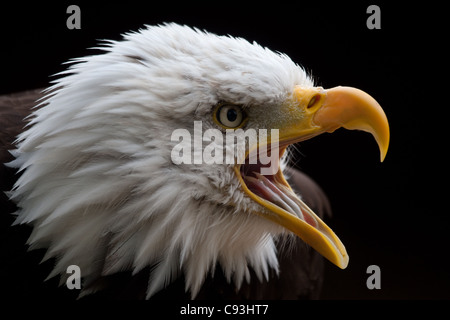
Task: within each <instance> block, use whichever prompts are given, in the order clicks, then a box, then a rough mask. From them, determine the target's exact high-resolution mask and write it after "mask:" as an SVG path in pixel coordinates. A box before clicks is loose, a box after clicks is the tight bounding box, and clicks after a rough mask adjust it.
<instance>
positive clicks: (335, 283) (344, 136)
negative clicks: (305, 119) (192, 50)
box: [0, 1, 450, 299]
mask: <svg viewBox="0 0 450 320" xmlns="http://www.w3.org/2000/svg"><path fill="white" fill-rule="evenodd" d="M441 3H442V5H441V6H439V5H438V4H433V3H430V2H427V3H426V4H422V3H421V4H420V5H419V4H417V5H416V4H414V2H412V3H411V2H405V3H400V4H396V5H393V4H392V3H390V4H389V3H385V2H380V1H375V2H373V3H371V2H366V1H359V2H357V3H350V2H344V3H339V4H337V3H335V4H329V3H323V2H319V1H295V2H287V3H284V2H280V1H270V2H267V1H266V2H264V1H259V2H243V1H241V2H238V3H235V2H227V1H221V2H214V1H209V2H175V3H173V2H167V3H162V4H161V3H157V2H153V1H142V2H130V1H126V2H123V3H122V4H116V3H114V4H112V3H106V2H105V3H102V4H95V5H93V4H92V3H90V4H89V3H85V2H76V3H69V2H66V1H60V2H52V3H40V2H39V3H35V4H28V3H21V4H20V3H19V4H17V3H15V4H11V3H10V4H4V3H3V4H2V5H1V6H0V15H1V19H0V20H1V25H0V27H1V28H0V35H1V41H0V43H1V50H0V64H1V75H0V81H1V82H0V84H1V85H0V94H5V93H11V92H16V91H21V90H25V89H32V88H39V87H45V86H47V85H48V83H49V81H51V79H52V77H51V75H52V74H55V73H57V72H59V71H62V70H63V69H64V68H65V67H64V66H62V63H63V62H65V61H67V60H68V59H70V58H75V57H79V56H84V55H87V54H95V53H98V52H97V51H96V50H92V49H87V48H90V47H94V46H96V45H97V44H98V43H99V40H101V39H117V40H118V39H120V38H121V36H120V34H122V33H124V32H127V31H130V30H138V29H139V28H141V27H142V26H143V25H144V24H150V25H153V24H159V23H163V22H177V23H180V24H187V25H189V26H195V27H198V28H200V29H206V30H208V31H210V32H213V33H217V34H229V35H232V36H239V37H243V38H246V39H247V40H249V41H256V42H258V43H260V44H261V45H263V46H267V47H269V48H270V49H272V50H275V51H280V52H284V53H286V54H287V55H289V56H290V57H291V58H292V59H293V60H294V61H295V62H297V63H299V64H301V65H303V66H304V67H305V68H306V70H308V72H310V73H312V74H313V76H314V78H315V79H316V81H317V84H318V85H321V86H323V87H325V88H330V87H334V86H337V85H346V86H354V87H357V88H360V89H362V90H364V91H366V92H367V93H369V94H371V95H372V96H373V97H375V98H376V99H377V101H378V102H379V103H380V104H381V106H382V107H383V108H384V110H385V112H386V114H387V117H388V119H389V122H390V127H391V145H390V149H389V152H388V154H387V157H386V160H385V162H384V163H380V162H379V154H378V148H377V145H376V143H375V141H374V140H373V139H372V137H371V136H370V135H368V134H366V133H358V132H353V131H344V130H338V131H337V132H335V133H333V134H324V135H322V136H319V137H317V138H315V139H312V140H309V141H306V142H303V143H301V144H300V145H299V146H298V151H299V152H298V154H297V156H296V159H295V162H296V165H297V167H299V168H300V169H302V170H303V171H305V172H306V173H307V174H309V175H310V176H312V177H313V178H314V179H315V180H316V181H317V182H318V183H319V184H320V185H321V186H322V188H323V189H324V190H325V192H326V193H327V194H328V196H329V198H330V200H331V204H332V207H333V211H334V214H333V218H332V219H329V220H327V222H328V224H329V225H330V226H331V227H332V228H333V230H334V231H335V232H336V234H337V235H338V236H339V237H340V238H341V240H342V242H343V243H344V244H345V246H346V248H347V251H348V253H349V255H350V264H349V266H348V268H347V269H346V270H340V269H338V268H337V267H335V266H334V265H331V264H330V263H328V262H327V264H326V280H325V287H324V290H323V293H322V298H323V299H444V298H445V299H448V298H450V293H449V292H450V272H449V261H448V260H449V259H448V253H449V248H448V238H449V237H448V229H449V222H450V217H449V209H448V201H447V199H448V197H449V196H448V190H449V188H448V166H444V164H445V162H447V158H448V150H447V148H446V147H447V146H448V144H447V143H446V141H447V139H446V136H445V129H446V127H445V126H446V120H445V119H446V118H447V117H448V115H447V114H446V112H447V109H448V104H449V103H448V98H446V96H447V91H448V88H447V86H448V82H449V81H448V74H447V72H448V70H446V69H448V63H446V61H447V57H446V58H445V59H444V50H445V51H448V48H446V47H445V46H444V45H445V44H446V43H447V42H448V35H447V32H445V28H444V27H445V25H446V24H445V21H446V20H445V19H446V17H445V10H447V7H444V4H445V3H444V2H441ZM70 4H77V5H79V6H80V8H81V30H68V29H67V27H66V19H67V18H68V17H69V15H68V14H67V13H66V9H67V7H68V6H69V5H70ZM370 4H377V5H379V7H380V8H381V30H369V29H368V28H367V27H366V20H367V18H368V17H369V14H367V13H366V9H367V7H368V6H369V5H370ZM447 30H448V28H447ZM3 256H4V255H3ZM1 263H2V264H8V261H5V260H3V259H2V261H1ZM373 264H374V265H378V266H379V267H380V268H381V289H380V290H369V289H368V288H367V287H366V279H367V277H368V276H369V275H368V274H367V273H366V269H367V267H368V266H369V265H373ZM2 278H3V279H6V278H7V275H3V277H2ZM14 281H15V280H14V279H9V280H8V283H6V284H5V283H3V284H2V285H3V287H2V290H3V291H7V290H8V286H14V283H15V282H14Z"/></svg>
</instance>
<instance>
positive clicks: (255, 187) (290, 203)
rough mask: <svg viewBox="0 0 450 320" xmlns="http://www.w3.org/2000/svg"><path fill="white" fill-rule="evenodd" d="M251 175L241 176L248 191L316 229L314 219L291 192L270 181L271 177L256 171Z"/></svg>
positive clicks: (274, 181)
mask: <svg viewBox="0 0 450 320" xmlns="http://www.w3.org/2000/svg"><path fill="white" fill-rule="evenodd" d="M251 174H252V175H251V176H250V175H243V178H244V181H245V184H246V185H247V187H248V188H249V190H250V191H252V192H253V193H254V194H256V195H257V196H259V197H261V198H263V199H265V200H267V201H269V202H271V203H273V204H275V205H277V206H278V207H280V208H282V209H284V210H286V211H288V212H289V213H291V214H293V215H295V216H297V217H299V218H300V219H301V220H303V221H305V222H306V223H308V224H309V225H311V226H312V227H314V228H317V227H318V223H317V221H316V219H315V218H314V217H313V216H312V215H310V213H309V212H308V211H307V210H305V209H304V208H302V202H301V201H298V200H299V199H298V198H297V196H296V195H295V194H294V193H293V192H292V191H291V190H289V189H288V188H287V187H285V186H283V185H279V184H278V183H277V181H276V180H275V179H274V180H271V178H272V177H273V176H269V177H268V178H267V177H266V176H264V175H262V174H260V173H258V172H256V171H253V172H252V173H251Z"/></svg>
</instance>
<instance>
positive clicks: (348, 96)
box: [235, 86, 389, 269]
mask: <svg viewBox="0 0 450 320" xmlns="http://www.w3.org/2000/svg"><path fill="white" fill-rule="evenodd" d="M281 111H282V113H283V114H284V115H285V117H284V118H283V117H281V118H283V119H282V120H280V119H274V120H273V122H272V124H271V127H272V128H278V129H279V141H278V142H279V143H278V148H279V149H278V151H279V156H280V157H281V156H282V154H283V153H284V151H285V149H286V147H287V146H288V145H289V144H292V143H295V142H299V141H304V140H307V139H310V138H312V137H314V136H317V135H319V134H321V133H323V132H333V131H335V130H336V129H338V128H340V127H343V128H346V129H350V130H354V129H356V130H363V131H366V132H369V133H371V134H372V135H373V136H374V138H375V140H376V142H377V143H378V146H379V149H380V158H381V161H383V160H384V158H385V157H386V153H387V150H388V147H389V125H388V121H387V118H386V115H385V113H384V111H383V109H382V108H381V107H380V105H379V104H378V103H377V102H376V101H375V99H373V98H372V97H371V96H370V95H368V94H367V93H365V92H363V91H361V90H359V89H355V88H350V87H336V88H332V89H329V90H324V89H323V88H320V87H313V88H304V87H300V86H297V87H295V89H294V92H293V96H292V99H291V100H290V101H289V102H288V103H286V105H284V106H283V107H282V108H281ZM277 121H278V123H277ZM272 152H273V150H272ZM249 167H250V166H249V165H247V164H238V165H236V166H235V173H236V175H237V177H238V179H239V181H240V183H241V185H242V188H243V190H244V192H245V193H246V194H247V195H248V196H249V197H250V198H251V199H253V200H254V201H256V202H257V203H259V204H260V205H262V206H263V207H264V208H265V209H267V210H261V212H258V214H259V215H261V216H263V217H264V218H267V219H269V220H271V221H273V222H275V223H277V224H279V225H281V226H283V227H284V228H286V229H288V230H290V231H292V232H293V233H295V234H296V235H297V236H298V237H300V238H301V239H302V240H303V241H305V242H306V243H308V244H309V245H310V246H311V247H313V248H314V249H315V250H316V251H318V252H319V253H320V254H322V255H323V256H324V257H325V258H327V259H328V260H330V261H331V262H332V263H334V264H335V265H337V266H338V267H340V268H342V269H344V268H346V267H347V265H348V261H349V257H348V254H347V251H346V250H345V247H344V245H343V244H342V242H341V241H340V240H339V238H338V237H337V236H336V235H335V233H334V232H333V230H331V229H330V228H329V227H328V226H327V225H326V224H325V223H324V222H323V221H322V220H321V219H320V218H319V217H318V216H317V215H316V214H315V213H314V212H313V211H312V210H311V209H310V208H309V207H308V206H307V205H306V204H305V203H304V202H303V201H302V200H300V199H299V198H298V197H297V196H296V195H295V193H294V192H293V191H292V189H291V187H290V186H289V184H288V183H287V181H286V179H285V178H284V176H283V173H282V171H281V170H278V171H277V172H276V173H274V174H271V175H270V174H269V175H262V174H259V173H257V172H254V169H255V165H252V167H251V169H249ZM256 167H257V166H256ZM249 171H252V172H249Z"/></svg>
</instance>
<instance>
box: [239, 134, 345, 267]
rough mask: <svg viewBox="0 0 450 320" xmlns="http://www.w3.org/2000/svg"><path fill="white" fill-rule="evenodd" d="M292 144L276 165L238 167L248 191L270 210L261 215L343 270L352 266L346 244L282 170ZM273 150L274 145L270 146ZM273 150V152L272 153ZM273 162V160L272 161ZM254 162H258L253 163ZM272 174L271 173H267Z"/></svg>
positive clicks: (281, 146)
mask: <svg viewBox="0 0 450 320" xmlns="http://www.w3.org/2000/svg"><path fill="white" fill-rule="evenodd" d="M288 145H289V144H288V143H284V144H283V143H281V142H280V147H279V149H278V151H279V152H278V155H279V157H276V158H275V159H276V162H277V163H275V164H273V163H269V164H263V163H261V161H259V159H260V157H257V159H258V161H257V162H256V163H250V161H249V156H247V158H246V160H245V163H243V164H238V165H236V166H235V173H236V175H237V176H238V179H239V181H240V182H241V186H242V188H243V190H244V192H245V193H246V194H247V195H248V196H249V197H250V198H251V199H252V200H254V201H255V202H257V203H259V204H260V205H262V206H263V207H265V208H266V209H268V210H269V213H268V212H267V211H265V212H263V211H262V212H260V213H258V214H259V215H261V216H263V217H264V218H267V219H269V220H272V221H273V222H275V223H277V224H279V225H281V226H283V227H285V228H286V229H288V230H290V231H292V232H293V233H295V234H296V235H297V236H299V237H300V238H301V239H303V240H304V241H305V242H306V243H308V244H309V245H311V246H312V247H313V248H314V249H315V250H317V251H318V252H319V253H321V254H322V255H323V256H325V257H326V258H328V259H329V260H330V261H331V262H333V263H335V264H336V265H337V266H339V267H341V268H345V267H346V266H347V264H348V255H347V252H346V250H345V247H344V245H343V244H342V242H341V241H340V240H339V238H338V237H337V236H336V235H335V234H334V232H333V231H332V230H331V229H330V228H329V227H328V226H327V225H326V224H325V223H324V222H323V221H322V220H321V219H320V218H319V217H318V216H317V215H316V214H315V213H314V212H313V211H312V210H311V209H310V208H309V207H308V206H307V205H306V204H305V203H304V202H303V201H302V200H301V199H300V198H299V197H298V196H297V195H296V194H295V193H294V191H293V190H292V188H291V187H290V185H289V183H288V182H287V181H286V178H285V177H284V175H283V172H282V170H281V168H280V159H281V157H282V156H283V154H284V152H285V151H286V148H287V146H288ZM269 147H270V146H269ZM272 151H273V150H272ZM272 159H273V158H272ZM253 162H254V161H253ZM268 167H272V168H274V167H275V168H276V169H275V170H272V172H273V173H272V174H267V173H266V174H262V173H261V172H263V170H262V169H263V168H268ZM266 171H269V170H266Z"/></svg>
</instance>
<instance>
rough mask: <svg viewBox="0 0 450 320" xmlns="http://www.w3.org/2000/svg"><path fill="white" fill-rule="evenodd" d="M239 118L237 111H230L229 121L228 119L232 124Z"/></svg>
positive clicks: (228, 113)
mask: <svg viewBox="0 0 450 320" xmlns="http://www.w3.org/2000/svg"><path fill="white" fill-rule="evenodd" d="M237 116H238V114H237V111H236V110H234V109H230V110H228V111H227V119H228V121H230V122H233V121H235V120H236V119H237Z"/></svg>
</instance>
